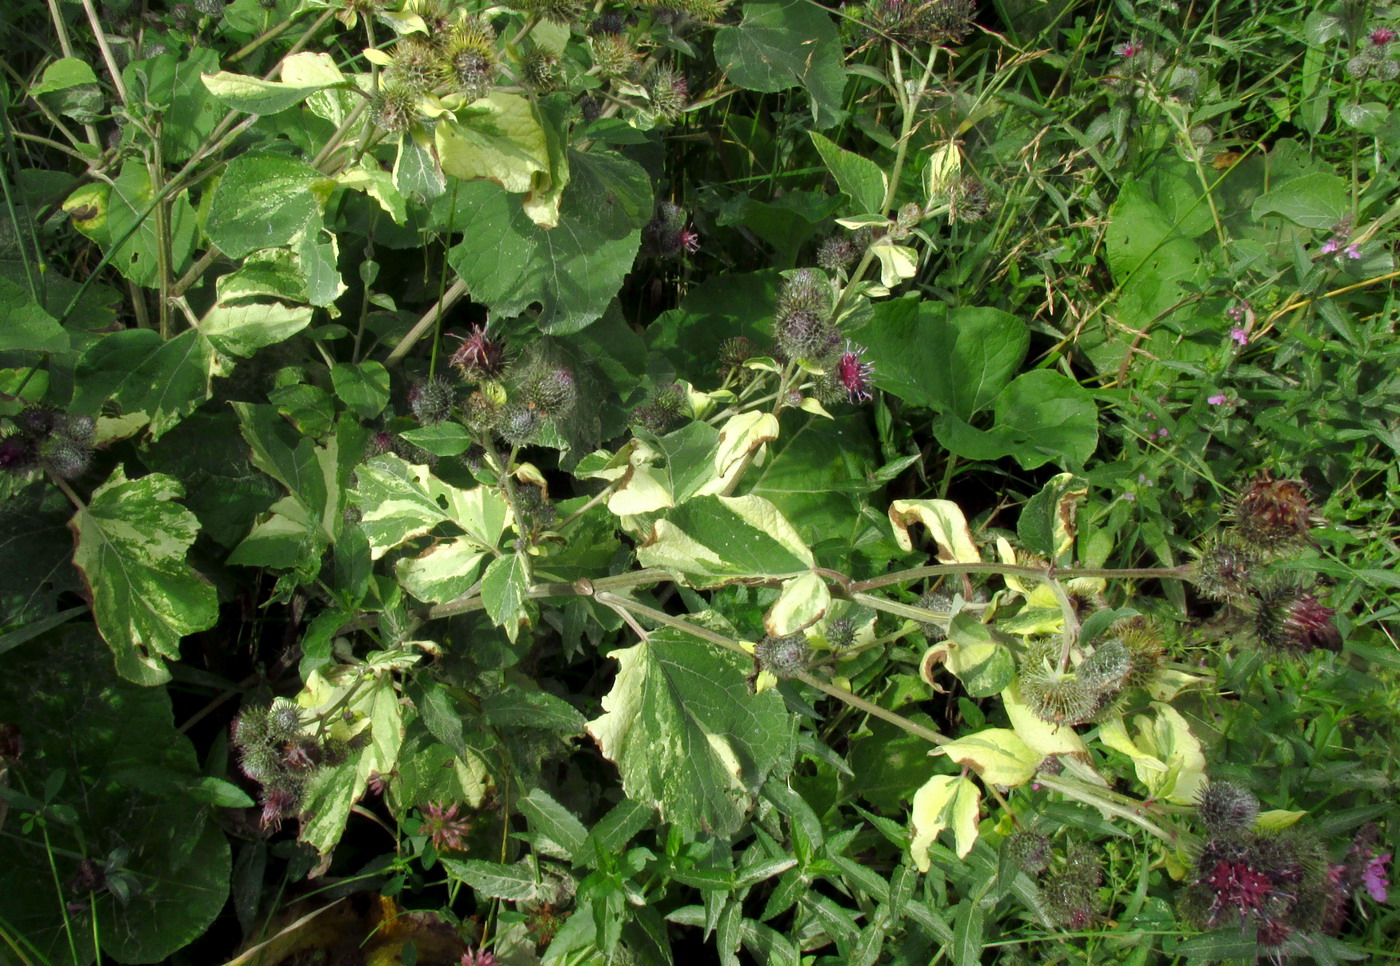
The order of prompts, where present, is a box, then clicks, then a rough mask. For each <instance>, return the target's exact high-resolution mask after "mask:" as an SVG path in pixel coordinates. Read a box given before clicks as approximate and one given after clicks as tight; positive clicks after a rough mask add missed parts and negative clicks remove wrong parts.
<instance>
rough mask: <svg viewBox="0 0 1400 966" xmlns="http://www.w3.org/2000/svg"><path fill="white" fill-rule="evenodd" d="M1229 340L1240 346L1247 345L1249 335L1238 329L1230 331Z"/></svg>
mask: <svg viewBox="0 0 1400 966" xmlns="http://www.w3.org/2000/svg"><path fill="white" fill-rule="evenodd" d="M1230 338H1232V339H1234V340H1235V341H1236V342H1238V343H1239V344H1240V345H1242V346H1245V345H1249V333H1248V332H1246V331H1245V330H1244V329H1241V328H1238V327H1236V328H1233V329H1231V330H1230Z"/></svg>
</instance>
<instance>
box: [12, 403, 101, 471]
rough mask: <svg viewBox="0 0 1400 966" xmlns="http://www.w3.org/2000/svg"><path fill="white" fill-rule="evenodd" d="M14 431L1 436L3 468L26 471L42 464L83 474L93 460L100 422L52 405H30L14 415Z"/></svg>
mask: <svg viewBox="0 0 1400 966" xmlns="http://www.w3.org/2000/svg"><path fill="white" fill-rule="evenodd" d="M12 421H13V423H14V430H13V431H12V432H10V433H9V434H7V435H5V436H3V437H0V469H6V470H11V471H13V472H16V473H18V472H22V471H24V470H27V469H30V468H31V467H35V466H42V467H44V468H45V469H47V470H49V471H50V472H51V473H53V474H54V475H55V476H58V477H62V478H63V479H65V480H71V479H73V478H75V477H78V476H81V475H82V474H83V472H84V471H85V470H86V469H87V467H88V463H89V462H90V461H91V460H92V444H93V438H94V435H95V433H96V424H95V423H94V422H93V421H92V419H91V417H88V416H72V415H69V414H68V413H65V412H63V411H62V410H59V409H55V408H54V407H52V406H46V405H44V404H42V403H41V404H38V405H34V406H28V407H26V408H25V409H22V410H20V412H19V413H18V414H17V415H15V416H14V417H12Z"/></svg>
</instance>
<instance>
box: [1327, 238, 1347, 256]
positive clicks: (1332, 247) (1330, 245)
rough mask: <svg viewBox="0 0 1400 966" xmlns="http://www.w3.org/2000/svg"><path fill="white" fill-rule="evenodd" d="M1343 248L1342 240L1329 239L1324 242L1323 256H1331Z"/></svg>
mask: <svg viewBox="0 0 1400 966" xmlns="http://www.w3.org/2000/svg"><path fill="white" fill-rule="evenodd" d="M1341 247H1342V243H1341V240H1340V239H1336V238H1329V239H1327V241H1326V242H1324V243H1323V245H1322V254H1324V255H1331V254H1332V253H1333V252H1335V251H1336V250H1337V249H1339V248H1341Z"/></svg>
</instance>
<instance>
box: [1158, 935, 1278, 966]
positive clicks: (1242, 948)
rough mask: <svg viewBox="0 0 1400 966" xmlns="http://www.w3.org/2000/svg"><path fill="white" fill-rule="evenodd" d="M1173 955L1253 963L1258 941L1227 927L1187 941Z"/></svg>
mask: <svg viewBox="0 0 1400 966" xmlns="http://www.w3.org/2000/svg"><path fill="white" fill-rule="evenodd" d="M1173 953H1174V954H1175V955H1177V956H1184V957H1186V958H1187V959H1189V960H1207V961H1210V962H1219V961H1221V960H1231V959H1240V958H1243V959H1245V960H1249V961H1253V960H1255V959H1256V957H1257V956H1258V955H1259V941H1258V939H1256V938H1254V937H1253V936H1246V935H1244V934H1243V933H1241V932H1240V930H1239V929H1238V928H1235V927H1229V928H1225V929H1217V930H1216V931H1215V932H1208V933H1206V934H1205V935H1204V936H1196V937H1194V938H1192V939H1188V940H1186V941H1185V942H1183V943H1181V944H1179V945H1178V946H1177V947H1176V949H1174V950H1173Z"/></svg>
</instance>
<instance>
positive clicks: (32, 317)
mask: <svg viewBox="0 0 1400 966" xmlns="http://www.w3.org/2000/svg"><path fill="white" fill-rule="evenodd" d="M0 306H3V307H4V310H5V324H4V326H3V327H0V352H14V351H17V350H18V351H28V352H66V351H67V350H68V348H69V344H70V343H69V337H68V333H67V332H66V331H65V330H64V328H63V326H61V325H59V324H58V320H57V319H55V318H54V317H53V316H52V315H50V314H49V313H48V312H46V311H45V310H44V308H43V306H41V305H40V304H39V303H38V302H36V301H35V300H34V299H33V297H31V296H30V294H29V293H28V292H26V291H25V290H24V289H22V288H21V287H20V286H18V285H16V284H15V283H14V282H12V281H10V280H9V279H8V278H3V277H0Z"/></svg>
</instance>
